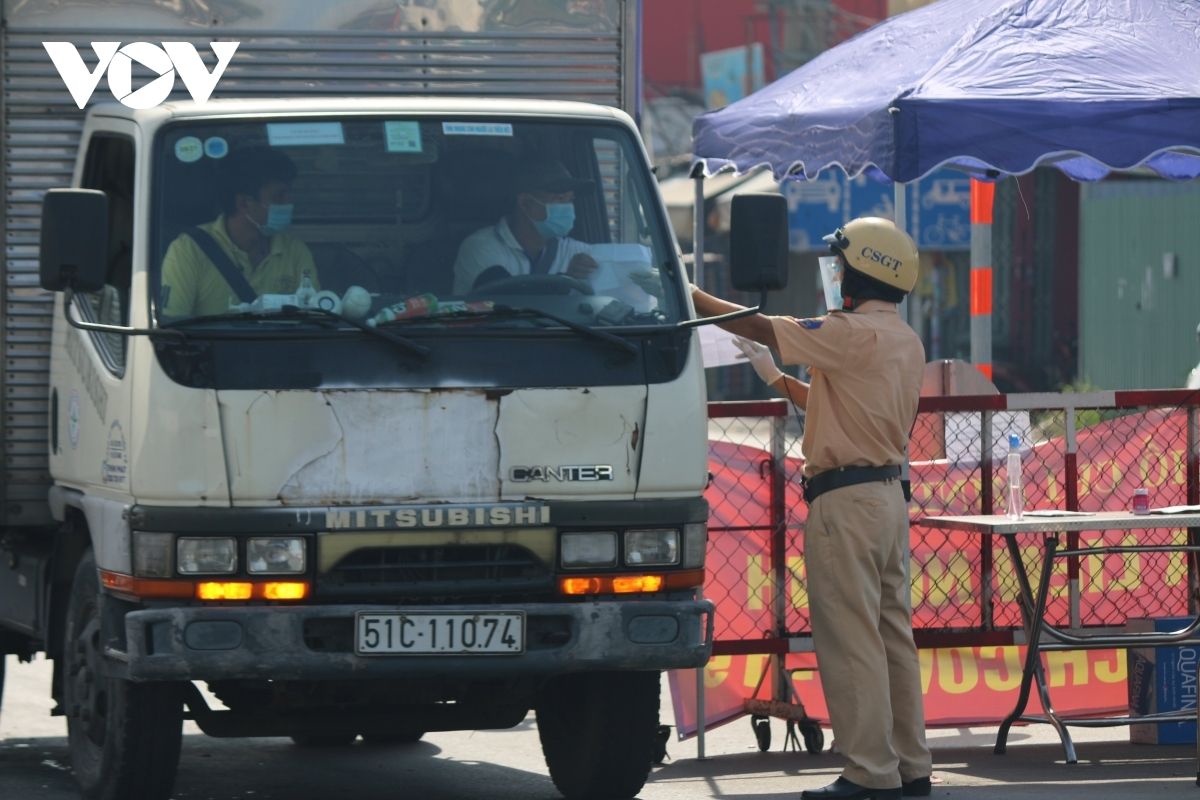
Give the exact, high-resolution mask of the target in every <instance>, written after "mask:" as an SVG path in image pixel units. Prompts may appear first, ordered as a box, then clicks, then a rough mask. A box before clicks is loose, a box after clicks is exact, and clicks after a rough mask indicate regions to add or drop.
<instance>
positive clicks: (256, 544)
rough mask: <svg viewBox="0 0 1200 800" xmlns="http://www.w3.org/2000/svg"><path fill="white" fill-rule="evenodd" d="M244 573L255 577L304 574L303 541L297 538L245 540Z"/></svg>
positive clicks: (282, 537)
mask: <svg viewBox="0 0 1200 800" xmlns="http://www.w3.org/2000/svg"><path fill="white" fill-rule="evenodd" d="M246 571H247V572H249V573H251V574H256V575H295V574H297V573H301V572H304V539H303V538H301V537H299V536H271V537H266V538H262V539H247V540H246Z"/></svg>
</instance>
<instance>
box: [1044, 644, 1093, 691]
mask: <svg viewBox="0 0 1200 800" xmlns="http://www.w3.org/2000/svg"><path fill="white" fill-rule="evenodd" d="M1068 667H1069V668H1070V669H1071V685H1072V686H1086V685H1087V682H1088V654H1087V651H1086V650H1055V651H1052V652H1049V653H1046V669H1047V672H1048V673H1049V674H1048V675H1047V676H1046V682H1047V683H1048V684H1049V685H1050V686H1066V685H1067V668H1068Z"/></svg>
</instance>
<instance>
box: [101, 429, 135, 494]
mask: <svg viewBox="0 0 1200 800" xmlns="http://www.w3.org/2000/svg"><path fill="white" fill-rule="evenodd" d="M100 477H101V478H103V480H104V482H105V483H107V484H109V485H118V484H123V483H125V481H126V479H127V478H128V477H129V456H128V453H127V451H126V448H125V432H124V431H122V430H121V422H120V420H115V419H114V420H113V424H112V425H111V426H110V427H109V429H108V442H107V444H106V445H105V447H104V461H102V462H101V464H100Z"/></svg>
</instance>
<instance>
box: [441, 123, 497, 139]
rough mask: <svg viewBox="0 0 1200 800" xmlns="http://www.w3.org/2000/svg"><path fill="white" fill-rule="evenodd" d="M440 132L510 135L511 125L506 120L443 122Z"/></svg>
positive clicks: (450, 133) (460, 134)
mask: <svg viewBox="0 0 1200 800" xmlns="http://www.w3.org/2000/svg"><path fill="white" fill-rule="evenodd" d="M442 133H444V134H446V135H447V136H512V135H513V127H512V125H511V124H510V123H507V122H443V123H442Z"/></svg>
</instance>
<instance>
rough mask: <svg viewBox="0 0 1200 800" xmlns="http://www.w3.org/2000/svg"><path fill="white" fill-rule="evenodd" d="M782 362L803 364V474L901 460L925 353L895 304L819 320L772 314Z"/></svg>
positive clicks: (866, 307) (870, 302)
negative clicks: (808, 378)
mask: <svg viewBox="0 0 1200 800" xmlns="http://www.w3.org/2000/svg"><path fill="white" fill-rule="evenodd" d="M770 320H771V325H772V327H773V328H774V330H775V339H776V341H777V342H778V344H779V356H780V358H781V359H782V361H783V363H785V364H807V365H808V366H809V367H810V368H811V374H812V382H811V385H810V386H809V390H808V407H807V413H806V417H805V425H804V444H803V446H802V448H801V449H802V450H803V453H804V474H805V476H807V477H812V476H813V475H817V474H819V473H821V472H825V471H826V470H830V469H835V468H837V467H853V466H866V467H883V466H888V465H891V464H902V463H903V462H904V449H905V447H907V445H908V437H909V434H910V432H911V431H912V424H913V420H914V419H916V416H917V402H918V400H919V399H920V396H921V373H922V371H923V370H924V368H925V348H924V346H923V345H922V344H921V339H920V337H918V336H917V334H916V331H914V330H913V329H912V328H911V327H909V325H908V323H906V322H905V321H904V320H902V319H901V318H900V315H899V314H898V313H897V311H896V306H895V305H894V304H892V303H884V302H882V301H879V300H868V301H867V302H865V303H863V304H862V305H861V306H859V307H858V308H857V309H856V310H855V311H852V312H843V311H835V312H834V313H832V314H829V315H827V316H824V317H815V318H813V319H793V318H792V317H771V318H770Z"/></svg>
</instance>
